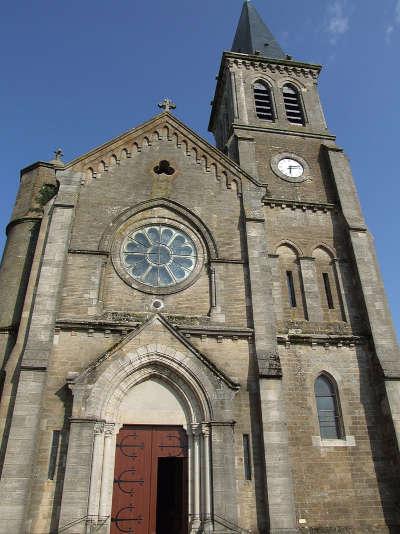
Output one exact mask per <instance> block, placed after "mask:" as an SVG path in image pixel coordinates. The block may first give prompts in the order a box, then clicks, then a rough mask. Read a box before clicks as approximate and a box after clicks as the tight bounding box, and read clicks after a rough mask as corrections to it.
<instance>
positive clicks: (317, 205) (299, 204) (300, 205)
mask: <svg viewBox="0 0 400 534" xmlns="http://www.w3.org/2000/svg"><path fill="white" fill-rule="evenodd" d="M263 204H264V206H268V207H270V208H272V209H273V208H281V209H291V210H296V209H300V210H303V211H307V210H309V211H313V212H317V211H323V212H324V213H328V212H329V211H333V212H335V213H337V212H338V209H339V208H338V206H337V205H336V204H330V203H324V202H308V201H303V200H287V199H282V198H271V197H264V198H263Z"/></svg>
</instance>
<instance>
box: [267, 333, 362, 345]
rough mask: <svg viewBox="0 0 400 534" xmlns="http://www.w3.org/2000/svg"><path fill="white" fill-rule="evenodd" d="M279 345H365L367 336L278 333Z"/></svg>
mask: <svg viewBox="0 0 400 534" xmlns="http://www.w3.org/2000/svg"><path fill="white" fill-rule="evenodd" d="M277 341H278V344H279V345H285V346H286V348H289V347H290V345H309V346H310V345H311V347H312V348H320V347H325V348H330V347H337V348H341V347H355V346H356V345H365V344H366V343H368V342H369V338H368V337H365V336H356V335H340V334H338V335H334V334H325V335H324V334H287V335H278V336H277Z"/></svg>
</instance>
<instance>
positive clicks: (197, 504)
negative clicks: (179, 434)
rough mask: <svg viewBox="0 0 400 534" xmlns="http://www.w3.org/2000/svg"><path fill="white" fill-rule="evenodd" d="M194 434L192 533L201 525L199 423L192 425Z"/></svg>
mask: <svg viewBox="0 0 400 534" xmlns="http://www.w3.org/2000/svg"><path fill="white" fill-rule="evenodd" d="M192 435H193V516H192V521H191V523H192V524H191V530H190V532H191V533H193V534H194V533H197V532H198V531H199V529H200V527H201V474H200V463H201V462H200V452H201V450H200V436H201V434H200V431H199V427H198V425H192Z"/></svg>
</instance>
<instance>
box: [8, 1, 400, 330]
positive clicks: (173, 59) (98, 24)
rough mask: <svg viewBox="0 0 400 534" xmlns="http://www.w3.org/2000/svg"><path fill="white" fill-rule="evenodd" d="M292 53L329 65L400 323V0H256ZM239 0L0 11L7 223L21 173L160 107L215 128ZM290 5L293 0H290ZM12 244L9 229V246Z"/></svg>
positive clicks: (327, 104)
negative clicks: (165, 103)
mask: <svg viewBox="0 0 400 534" xmlns="http://www.w3.org/2000/svg"><path fill="white" fill-rule="evenodd" d="M254 4H255V6H256V7H257V9H258V11H259V13H260V14H261V16H262V17H263V18H264V20H265V21H266V22H267V24H268V25H269V27H270V28H271V30H272V32H273V33H274V34H275V36H276V37H277V39H278V40H279V42H280V44H281V45H282V47H283V48H284V49H285V51H286V52H287V53H288V54H290V55H292V56H293V57H294V58H296V59H299V60H304V61H309V62H315V63H322V64H324V65H325V68H324V70H323V73H322V75H321V79H320V92H321V99H322V102H323V105H324V108H325V112H326V117H327V121H328V125H329V127H330V129H331V131H332V132H333V133H334V134H336V135H337V138H338V144H339V145H340V146H342V147H344V148H345V151H346V152H347V154H348V155H349V157H350V159H351V163H352V168H353V172H354V175H355V179H356V182H357V187H358V190H359V194H360V198H361V203H362V206H363V210H364V214H365V216H366V219H367V223H368V225H369V228H370V230H371V232H372V233H373V235H374V237H375V240H376V246H377V251H378V258H379V261H380V265H381V269H382V272H383V276H384V280H385V285H386V290H387V293H388V296H389V301H390V305H391V309H392V312H393V316H394V320H395V324H396V328H397V331H398V332H399V331H400V301H399V298H398V296H399V289H400V277H399V275H398V272H397V271H398V269H396V266H397V265H398V264H399V261H400V253H399V247H398V242H399V238H398V230H399V219H400V215H399V212H400V209H399V207H398V204H399V203H398V198H399V197H400V180H399V177H400V155H399V152H400V149H399V146H398V140H397V138H398V134H396V131H397V128H398V126H399V124H400V106H399V105H398V104H399V94H400V91H399V85H400V72H399V69H398V66H399V57H398V53H399V49H400V0H382V1H381V2H376V1H372V0H302V1H299V0H286V1H285V2H284V3H282V2H281V1H280V0H254ZM241 5H242V1H241V0H201V2H195V1H184V0H169V2H162V1H161V0H154V1H147V2H138V1H137V0H129V1H128V0H113V1H111V0H84V1H82V0H80V1H78V0H68V1H60V0H59V1H56V2H54V0H53V1H50V0H36V1H35V2H32V1H28V0H18V2H3V4H2V13H1V20H0V45H1V50H2V58H1V59H0V65H1V72H2V81H1V83H0V113H1V115H0V116H1V125H2V135H1V144H0V147H1V148H0V155H1V159H2V162H3V164H2V170H1V175H2V176H1V179H2V181H1V183H2V189H1V196H0V226H1V228H5V225H6V224H7V221H8V219H9V216H10V213H11V209H12V205H13V202H14V197H15V193H16V190H17V187H18V181H19V170H20V169H21V168H23V167H25V166H26V165H29V164H30V163H32V162H34V161H37V160H45V161H46V160H49V159H51V158H52V151H53V150H54V149H55V148H57V147H58V146H61V147H62V148H63V150H64V154H65V157H64V159H65V160H66V161H67V160H70V159H72V158H74V157H76V156H77V155H79V154H81V153H84V152H86V151H88V150H89V149H91V148H92V147H94V146H96V145H98V144H101V143H103V142H104V141H107V140H109V139H111V138H113V137H114V136H116V135H118V134H119V133H121V132H123V131H125V130H128V129H130V128H132V127H134V126H135V125H137V124H140V123H141V122H143V121H145V120H147V119H149V118H150V117H151V116H153V115H155V114H156V113H158V109H157V107H156V104H157V103H158V102H159V101H160V100H162V99H163V98H164V97H165V96H169V97H171V98H173V99H174V101H175V102H176V104H177V106H178V107H177V110H176V115H177V116H178V117H179V118H181V119H182V120H183V121H184V122H186V123H187V124H188V125H189V126H190V127H191V128H193V129H194V130H195V131H197V132H198V133H199V134H200V135H202V136H204V137H206V138H207V139H209V140H212V139H211V137H210V135H209V134H208V133H207V124H208V117H209V111H210V100H211V99H212V97H213V91H214V87H215V75H216V74H217V72H218V67H219V62H220V58H221V52H222V50H224V49H229V48H230V46H231V43H232V40H233V36H234V32H235V28H236V25H237V21H238V18H239V14H240V10H241ZM283 6H284V7H283ZM3 245H4V232H2V235H1V237H0V249H2V248H3Z"/></svg>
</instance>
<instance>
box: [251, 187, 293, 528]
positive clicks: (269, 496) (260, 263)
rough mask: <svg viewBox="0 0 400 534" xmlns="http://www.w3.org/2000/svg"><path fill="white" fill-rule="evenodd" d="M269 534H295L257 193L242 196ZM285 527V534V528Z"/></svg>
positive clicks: (269, 282)
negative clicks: (287, 533) (257, 375)
mask: <svg viewBox="0 0 400 534" xmlns="http://www.w3.org/2000/svg"><path fill="white" fill-rule="evenodd" d="M243 206H244V212H245V221H246V222H245V224H246V237H247V255H248V264H249V276H250V284H251V295H252V311H253V323H254V344H255V351H256V355H257V363H258V372H259V392H260V407H261V421H260V423H261V425H262V432H263V443H264V457H265V468H266V501H267V503H268V515H269V522H270V532H276V533H277V532H284V531H287V532H297V530H296V514H295V504H294V490H293V479H292V472H291V459H290V457H289V438H288V433H287V416H286V412H285V407H284V398H283V391H282V369H281V364H280V359H279V354H278V345H277V337H276V327H275V324H276V318H275V313H274V303H273V297H272V277H271V272H270V268H269V262H268V253H267V232H266V228H265V221H264V213H263V209H262V201H261V195H260V193H259V192H253V191H246V192H244V194H243ZM285 529H286V530H285Z"/></svg>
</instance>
